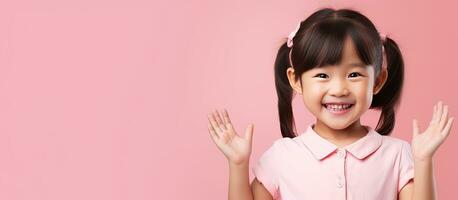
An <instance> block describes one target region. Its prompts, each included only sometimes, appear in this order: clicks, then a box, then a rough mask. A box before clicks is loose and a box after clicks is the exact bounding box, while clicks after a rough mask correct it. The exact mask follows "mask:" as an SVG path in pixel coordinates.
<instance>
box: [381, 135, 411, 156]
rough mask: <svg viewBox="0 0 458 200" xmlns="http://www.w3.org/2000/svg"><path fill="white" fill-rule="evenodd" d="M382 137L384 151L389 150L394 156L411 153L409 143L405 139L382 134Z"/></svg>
mask: <svg viewBox="0 0 458 200" xmlns="http://www.w3.org/2000/svg"><path fill="white" fill-rule="evenodd" d="M382 139H383V143H382V146H383V149H384V151H385V152H391V153H389V154H391V155H393V156H396V157H399V156H409V155H405V154H411V146H410V143H409V142H407V141H406V140H403V139H400V138H396V137H393V136H382Z"/></svg>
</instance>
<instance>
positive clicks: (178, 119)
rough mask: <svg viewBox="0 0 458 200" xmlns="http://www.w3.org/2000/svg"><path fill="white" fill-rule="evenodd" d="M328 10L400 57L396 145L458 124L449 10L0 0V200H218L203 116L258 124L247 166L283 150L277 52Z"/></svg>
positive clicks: (450, 143) (220, 162)
mask: <svg viewBox="0 0 458 200" xmlns="http://www.w3.org/2000/svg"><path fill="white" fill-rule="evenodd" d="M327 6H330V7H333V8H353V9H356V10H358V11H360V12H362V13H363V14H365V15H366V16H367V17H369V18H370V19H371V20H372V21H373V23H374V24H375V25H376V26H377V28H378V29H379V31H380V32H382V33H385V34H387V35H388V37H391V38H392V39H394V40H395V41H396V42H397V43H398V44H399V46H400V48H401V51H402V53H403V55H404V59H405V72H406V77H405V87H404V92H403V96H402V102H401V105H400V109H399V112H398V113H397V121H396V127H395V130H394V132H393V134H392V136H394V137H398V138H401V139H404V140H407V141H409V142H410V139H411V135H412V120H413V119H414V118H416V119H418V120H419V123H420V127H421V129H422V130H423V129H424V128H425V127H426V126H427V124H428V123H429V120H430V119H431V116H432V108H433V105H434V104H435V103H436V102H437V101H439V100H443V101H444V102H445V103H446V104H448V105H449V106H450V114H451V116H455V117H456V116H457V115H456V113H458V110H457V109H458V95H457V89H456V84H457V83H458V81H457V78H456V76H457V72H458V70H457V67H458V65H457V63H456V58H457V55H456V52H457V51H456V47H457V46H458V28H457V26H456V19H457V18H458V14H457V12H456V8H457V3H456V2H454V1H451V0H449V1H395V0H387V1H361V0H359V1H356V0H355V1H330V0H329V1H252V0H251V1H246V0H244V1H241V0H225V1H211V0H206V1H204V0H187V1H185V0H181V1H177V0H169V1H165V0H161V1H146V0H145V1H139V0H129V1H128V0H122V1H121V0H110V1H109V0H78V1H77V0H71V1H65V0H64V1H59V0H41V1H33V0H16V1H6V0H2V1H1V2H0V199H5V200H32V199H33V200H61V199H65V200H81V199H86V200H96V199H97V200H100V199H107V200H121V199H123V200H124V199H125V200H127V199H129V200H130V199H135V200H146V199H173V200H175V199H208V200H210V199H211V200H214V199H227V192H228V177H229V173H228V172H229V171H228V166H227V161H226V158H225V157H224V155H223V154H222V153H221V152H220V151H219V150H218V149H217V147H216V145H215V144H214V143H213V141H212V140H211V138H210V136H209V134H208V131H207V122H208V121H207V114H208V113H209V112H210V111H211V110H212V109H219V110H222V109H223V108H226V109H228V111H229V114H230V116H231V118H232V122H233V123H234V126H235V127H236V129H237V130H238V132H239V134H243V133H244V129H245V128H246V127H247V125H248V124H249V123H254V124H255V128H254V138H253V140H254V142H253V152H252V155H251V163H252V164H253V163H254V162H255V161H256V160H257V159H258V158H259V156H260V155H261V154H262V153H263V152H264V151H265V150H266V149H267V148H268V147H270V145H271V144H272V143H273V141H274V140H276V139H278V138H280V137H281V134H280V129H279V121H278V111H277V107H276V103H277V102H276V93H275V86H274V75H273V62H274V59H275V55H276V52H277V50H278V47H279V45H280V44H281V42H284V39H285V38H286V36H287V35H288V34H289V33H290V32H291V31H292V30H294V28H295V27H296V25H297V23H298V22H299V21H300V20H303V19H305V18H306V17H307V16H309V15H310V14H311V13H313V12H314V11H316V10H317V9H319V8H322V7H327ZM294 116H295V118H296V124H297V129H298V131H299V132H300V133H302V132H303V131H304V130H305V129H304V128H305V127H306V126H307V125H308V124H310V123H312V122H314V118H313V116H311V115H310V114H309V113H308V111H307V110H306V109H305V106H304V105H303V102H302V100H301V99H300V98H297V97H296V99H295V100H294ZM378 117H379V113H378V112H375V111H374V112H373V111H370V112H368V113H367V114H365V115H364V116H363V122H364V123H365V124H368V125H371V126H374V125H375V123H376V122H377V120H378ZM456 131H457V128H456V125H454V127H453V129H452V133H451V134H450V136H449V137H448V139H447V140H446V141H445V142H444V143H443V145H442V146H441V147H440V149H439V150H438V151H437V152H436V155H435V166H434V170H435V176H436V181H437V186H438V193H439V198H440V199H453V196H455V195H454V192H456V191H454V190H450V189H449V188H453V187H454V186H453V184H454V182H455V181H456V180H457V179H458V171H457V167H458V162H457V160H456V155H455V153H456V152H458V147H457V145H458V142H457V139H458V133H456ZM252 179H253V174H252V172H251V168H250V181H251V180H252ZM304 189H307V188H304Z"/></svg>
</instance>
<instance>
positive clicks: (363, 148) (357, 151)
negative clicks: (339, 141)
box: [299, 125, 382, 160]
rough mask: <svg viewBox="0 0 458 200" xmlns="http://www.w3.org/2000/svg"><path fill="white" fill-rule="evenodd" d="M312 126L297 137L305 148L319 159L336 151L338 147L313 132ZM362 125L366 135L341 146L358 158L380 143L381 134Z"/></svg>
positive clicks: (371, 151)
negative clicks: (366, 131)
mask: <svg viewBox="0 0 458 200" xmlns="http://www.w3.org/2000/svg"><path fill="white" fill-rule="evenodd" d="M312 127H313V125H309V126H308V127H307V130H306V131H305V133H303V134H302V135H300V136H299V137H300V138H301V140H302V142H303V143H304V144H305V145H306V146H307V148H308V149H309V150H310V151H311V152H312V154H313V156H314V157H315V158H316V159H317V160H321V159H323V158H325V157H326V156H328V155H329V154H331V153H333V152H334V151H336V149H338V148H339V147H338V146H336V145H335V144H333V143H331V142H329V141H328V140H326V139H324V138H322V137H321V136H320V135H318V134H317V133H316V132H315V130H313V128H312ZM364 127H365V128H366V129H367V130H368V133H367V135H366V136H364V137H362V138H360V139H358V140H357V141H355V142H353V143H352V144H349V145H347V146H344V147H342V148H344V149H346V150H347V151H348V152H350V153H351V154H352V155H353V156H355V157H356V158H358V159H364V158H365V157H367V156H368V155H370V154H371V153H373V152H374V151H376V150H377V149H378V148H379V147H380V145H381V144H382V136H381V135H380V134H379V133H378V132H376V131H375V130H373V129H372V128H371V127H370V126H364Z"/></svg>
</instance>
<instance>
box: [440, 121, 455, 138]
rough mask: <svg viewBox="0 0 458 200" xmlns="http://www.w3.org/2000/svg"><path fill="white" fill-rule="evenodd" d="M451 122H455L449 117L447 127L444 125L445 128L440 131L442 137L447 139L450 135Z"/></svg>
mask: <svg viewBox="0 0 458 200" xmlns="http://www.w3.org/2000/svg"><path fill="white" fill-rule="evenodd" d="M453 120H455V119H454V118H453V117H450V118H449V119H448V122H447V125H445V128H444V130H443V131H442V135H443V136H444V137H447V136H448V135H449V134H450V129H451V128H452V124H453Z"/></svg>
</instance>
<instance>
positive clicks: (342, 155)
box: [337, 149, 345, 158]
mask: <svg viewBox="0 0 458 200" xmlns="http://www.w3.org/2000/svg"><path fill="white" fill-rule="evenodd" d="M344 151H345V150H342V149H339V150H337V157H339V158H343V157H344V156H345V152H344Z"/></svg>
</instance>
